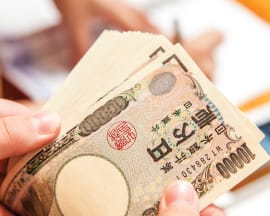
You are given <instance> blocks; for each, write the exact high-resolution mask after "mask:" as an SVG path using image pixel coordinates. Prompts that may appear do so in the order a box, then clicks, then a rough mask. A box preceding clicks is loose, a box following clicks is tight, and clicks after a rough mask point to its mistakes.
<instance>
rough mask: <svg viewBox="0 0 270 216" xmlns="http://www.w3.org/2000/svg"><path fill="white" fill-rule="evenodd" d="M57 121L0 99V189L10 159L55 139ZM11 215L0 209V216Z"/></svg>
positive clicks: (56, 118)
mask: <svg viewBox="0 0 270 216" xmlns="http://www.w3.org/2000/svg"><path fill="white" fill-rule="evenodd" d="M60 124H61V123H60V117H59V116H58V115H57V114H55V113H49V112H39V113H33V112H32V111H31V110H29V109H27V108H26V107H24V106H22V105H20V104H18V103H15V102H12V101H8V100H4V99H0V134H1V135H0V188H1V184H2V182H3V180H4V178H5V176H6V175H7V164H8V160H9V158H11V157H14V156H19V155H22V154H25V153H27V152H30V151H34V150H36V149H38V148H40V147H42V146H43V145H45V144H48V143H49V142H50V141H52V140H53V139H55V138H56V136H57V135H58V133H59V131H60ZM10 215H12V214H11V213H10V212H9V211H8V210H7V209H5V208H4V207H3V206H2V205H0V216H10Z"/></svg>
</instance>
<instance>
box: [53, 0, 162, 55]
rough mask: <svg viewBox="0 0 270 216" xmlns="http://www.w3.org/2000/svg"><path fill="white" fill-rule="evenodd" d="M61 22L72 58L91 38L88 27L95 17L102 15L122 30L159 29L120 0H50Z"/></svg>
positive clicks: (150, 30)
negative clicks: (71, 51) (70, 47)
mask: <svg viewBox="0 0 270 216" xmlns="http://www.w3.org/2000/svg"><path fill="white" fill-rule="evenodd" d="M54 1H55V4H56V6H57V7H58V9H59V11H60V13H61V14H62V18H63V22H64V24H65V25H66V27H67V28H68V30H69V33H70V38H71V41H72V43H73V47H74V51H75V55H76V60H79V59H80V58H81V57H82V55H83V54H84V53H85V52H86V51H87V49H88V48H89V46H90V44H91V43H92V42H93V41H94V40H95V38H93V36H92V35H90V32H89V27H91V26H92V25H91V24H93V23H92V22H93V20H94V19H95V18H96V17H102V18H104V20H105V21H107V22H108V23H111V24H113V25H115V26H117V27H119V28H121V29H123V30H137V31H148V32H152V33H159V32H158V30H157V28H156V27H154V26H153V25H152V24H151V23H150V22H149V20H148V19H147V18H146V16H145V14H144V13H143V12H142V11H140V10H137V9H136V8H134V7H132V6H130V5H128V4H127V3H125V2H124V1H121V0H76V1H74V0H54Z"/></svg>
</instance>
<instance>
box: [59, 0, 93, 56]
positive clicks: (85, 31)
mask: <svg viewBox="0 0 270 216" xmlns="http://www.w3.org/2000/svg"><path fill="white" fill-rule="evenodd" d="M55 3H56V5H57V6H58V8H59V10H60V12H61V14H62V18H63V22H64V24H65V25H66V27H67V29H68V33H69V37H70V40H71V44H72V46H73V50H74V52H75V55H74V56H75V58H76V59H75V60H76V61H78V60H79V59H80V58H81V57H82V56H83V55H84V53H85V52H86V51H87V49H88V48H89V46H90V44H91V42H92V38H91V35H90V30H89V26H90V10H89V7H87V5H86V3H87V2H83V1H74V0H67V1H60V0H55Z"/></svg>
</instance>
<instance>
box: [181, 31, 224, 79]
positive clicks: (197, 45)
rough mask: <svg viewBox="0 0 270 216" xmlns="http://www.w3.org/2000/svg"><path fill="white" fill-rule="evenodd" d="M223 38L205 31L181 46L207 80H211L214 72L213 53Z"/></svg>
mask: <svg viewBox="0 0 270 216" xmlns="http://www.w3.org/2000/svg"><path fill="white" fill-rule="evenodd" d="M222 40H223V36H222V34H221V33H220V32H218V31H214V30H212V31H207V32H204V33H203V34H201V35H199V36H197V37H195V38H193V39H189V40H184V41H183V43H182V45H183V47H184V48H185V50H186V51H187V52H188V54H189V55H190V56H191V57H192V59H193V60H194V61H195V62H196V63H197V65H198V66H199V67H200V69H201V70H202V71H203V72H204V74H205V75H206V77H207V78H208V79H209V80H213V75H214V71H215V66H216V65H215V60H214V51H215V49H216V48H217V46H218V45H219V44H220V43H221V42H222Z"/></svg>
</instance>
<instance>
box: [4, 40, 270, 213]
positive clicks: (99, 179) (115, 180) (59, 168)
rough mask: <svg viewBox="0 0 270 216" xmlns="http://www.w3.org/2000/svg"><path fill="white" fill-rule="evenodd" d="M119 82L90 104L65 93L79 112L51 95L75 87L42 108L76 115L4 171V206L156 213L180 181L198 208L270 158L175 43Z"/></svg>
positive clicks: (258, 135) (257, 137)
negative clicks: (195, 195) (56, 134)
mask: <svg viewBox="0 0 270 216" xmlns="http://www.w3.org/2000/svg"><path fill="white" fill-rule="evenodd" d="M153 37H154V36H153ZM86 60H88V59H86V58H85V59H84V60H83V61H84V63H85V67H87V63H86ZM104 64H105V63H104ZM127 66H128V65H127ZM78 67H80V64H79V66H78ZM132 71H134V70H131V71H130V72H131V73H132ZM120 81H121V80H120ZM122 81H123V80H122ZM122 81H121V83H122V84H121V85H118V86H117V87H115V88H109V89H108V90H111V91H110V92H109V93H108V94H106V95H105V96H104V97H102V98H101V99H100V100H98V101H97V102H96V103H94V104H93V103H92V101H91V102H88V101H87V98H90V97H91V94H92V95H94V94H95V93H92V92H87V91H86V92H85V95H84V97H83V99H82V98H81V99H80V100H77V101H76V100H71V101H72V102H73V103H71V104H70V106H73V110H74V109H75V110H76V109H77V107H78V109H79V110H80V112H82V113H83V114H84V116H83V117H81V113H80V114H78V116H79V117H78V118H77V119H76V115H75V114H73V113H69V112H66V111H65V110H62V109H63V108H64V104H65V102H61V103H59V101H57V99H58V100H59V98H61V97H62V96H64V95H65V94H66V93H67V91H68V89H69V88H71V90H69V91H72V87H73V86H78V83H76V82H75V83H73V80H72V79H70V80H69V82H68V83H66V86H64V87H63V88H62V90H60V91H59V93H58V95H57V97H55V98H53V99H52V101H51V102H49V103H48V105H47V108H49V109H51V110H54V109H56V110H57V109H58V108H59V104H61V106H62V109H61V110H58V111H59V112H62V113H65V116H66V117H68V115H69V114H70V115H73V118H71V120H70V121H66V123H65V125H64V132H65V133H63V134H62V137H60V138H59V139H58V140H56V141H55V142H53V143H51V144H50V145H48V146H47V147H46V148H44V149H42V150H41V151H39V152H37V153H36V154H35V155H34V156H31V157H29V156H28V157H25V158H24V159H23V160H22V161H26V162H25V163H23V162H22V161H20V162H19V165H17V166H16V165H15V166H14V168H13V170H11V173H13V174H11V175H10V176H9V177H8V178H7V180H6V181H5V184H4V187H3V189H4V190H3V191H2V192H1V196H2V199H3V201H4V203H5V204H6V205H7V206H9V207H10V208H11V209H13V210H15V211H16V212H18V213H20V214H21V215H115V216H119V215H131V216H133V215H134V216H135V215H143V216H147V215H157V212H158V201H159V198H160V195H161V192H162V190H163V189H164V187H165V186H166V185H167V184H168V183H169V182H171V181H173V180H176V179H183V180H186V181H189V182H191V183H192V184H193V186H194V188H195V189H196V191H197V193H198V195H199V197H200V208H204V207H205V206H206V205H208V204H209V203H211V202H212V201H213V200H214V199H215V198H216V197H217V196H218V195H220V194H222V193H223V192H225V191H226V190H228V189H230V188H231V187H232V186H233V185H235V184H236V183H238V182H239V181H240V180H241V179H243V178H245V177H246V176H247V175H248V174H250V173H251V172H253V171H254V170H255V169H256V168H258V167H259V166H261V165H262V164H263V163H264V162H265V161H267V160H268V159H269V156H268V155H267V154H266V153H265V152H264V150H263V149H262V148H261V146H260V145H259V142H260V140H261V139H262V137H263V136H262V134H261V133H260V132H259V130H258V129H256V127H255V126H254V125H253V124H251V123H250V122H249V121H248V120H247V119H246V118H245V117H244V116H243V115H242V114H241V113H240V112H239V111H238V110H237V109H236V108H234V107H233V106H232V105H231V104H230V103H229V102H228V101H227V100H226V99H225V98H224V97H223V96H222V95H221V94H220V93H219V92H218V91H217V90H216V88H215V87H214V86H213V85H212V84H211V83H210V82H209V81H208V80H207V79H206V78H205V76H204V75H203V74H202V73H201V72H200V71H199V69H198V68H197V66H196V65H195V64H194V63H193V62H192V60H191V59H190V58H189V57H188V56H187V54H186V53H185V52H184V50H183V49H182V48H181V47H180V46H176V47H173V48H171V49H169V50H167V51H166V52H165V53H163V54H161V55H159V57H157V58H156V59H155V60H153V61H151V62H149V63H148V64H146V65H145V66H144V67H141V69H140V70H139V71H138V72H136V73H133V76H131V77H129V79H127V80H126V81H125V82H122ZM81 88H86V87H84V86H83V87H81ZM64 90H65V91H66V92H65V91H64ZM77 93H82V92H79V90H78V92H77ZM90 100H92V99H90ZM68 102H69V101H66V104H68ZM81 104H83V108H80V105H81ZM69 110H70V111H71V109H69ZM75 121H76V122H75ZM71 122H72V124H71ZM69 124H70V125H69ZM66 125H69V127H67V126H66Z"/></svg>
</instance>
